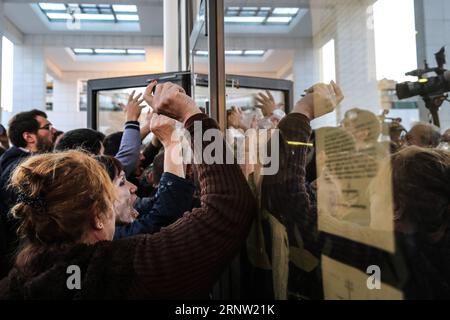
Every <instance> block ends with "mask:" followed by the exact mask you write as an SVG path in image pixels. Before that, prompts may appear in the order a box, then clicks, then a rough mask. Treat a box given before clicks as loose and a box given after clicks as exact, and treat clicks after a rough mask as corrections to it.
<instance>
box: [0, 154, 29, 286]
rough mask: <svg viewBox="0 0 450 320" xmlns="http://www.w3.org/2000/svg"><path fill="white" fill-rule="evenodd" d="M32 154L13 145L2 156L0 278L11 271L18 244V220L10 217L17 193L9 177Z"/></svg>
mask: <svg viewBox="0 0 450 320" xmlns="http://www.w3.org/2000/svg"><path fill="white" fill-rule="evenodd" d="M30 155H31V153H28V152H25V151H23V150H22V149H20V148H17V147H14V146H13V147H11V148H9V149H8V150H7V151H6V152H5V153H4V154H3V155H2V156H1V157H0V219H1V220H2V224H3V229H4V231H3V232H4V234H3V235H2V236H1V237H0V241H1V242H2V243H0V278H2V277H3V276H5V275H6V273H7V272H8V271H9V268H10V267H11V265H10V262H11V261H10V260H11V257H12V255H13V254H14V251H15V249H16V247H17V244H18V238H17V235H16V232H15V229H16V228H17V225H16V222H15V221H13V220H12V219H10V218H9V217H8V213H9V210H10V209H11V207H13V206H14V204H15V203H16V195H15V193H14V192H13V191H12V190H8V184H9V179H10V177H11V174H12V172H13V171H14V169H16V168H17V166H18V165H19V163H21V162H22V161H23V160H25V159H26V158H28V157H29V156H30Z"/></svg>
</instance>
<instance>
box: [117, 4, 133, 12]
mask: <svg viewBox="0 0 450 320" xmlns="http://www.w3.org/2000/svg"><path fill="white" fill-rule="evenodd" d="M112 7H113V10H114V11H115V12H137V7H136V6H135V5H124V4H114V5H113V6H112Z"/></svg>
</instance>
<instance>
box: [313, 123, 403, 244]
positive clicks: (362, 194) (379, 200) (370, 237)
mask: <svg viewBox="0 0 450 320" xmlns="http://www.w3.org/2000/svg"><path fill="white" fill-rule="evenodd" d="M358 130H359V131H358ZM361 132H362V133H361ZM364 132H367V131H364V128H357V129H353V130H347V129H343V128H331V127H330V128H321V129H319V130H317V132H316V152H317V170H318V174H317V176H318V178H317V200H318V201H317V202H318V203H317V206H318V217H319V218H318V219H319V221H318V226H319V230H321V231H325V232H327V233H331V234H335V235H338V236H340V237H344V238H347V239H350V240H353V241H357V242H361V243H364V244H367V245H370V246H373V247H376V248H380V249H383V250H385V251H388V252H394V249H395V246H394V232H393V200H392V199H393V197H392V182H391V181H392V179H391V173H390V172H391V171H390V162H389V156H388V155H389V151H388V147H389V144H381V143H378V142H376V141H375V142H373V143H368V142H365V141H364V140H363V141H359V142H358V138H359V137H364V135H363V133H364Z"/></svg>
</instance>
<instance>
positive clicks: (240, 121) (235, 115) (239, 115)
mask: <svg viewBox="0 0 450 320" xmlns="http://www.w3.org/2000/svg"><path fill="white" fill-rule="evenodd" d="M228 125H229V126H231V127H233V128H236V129H242V130H247V129H248V127H247V126H246V125H245V123H244V113H243V112H242V110H241V108H237V107H232V108H231V110H230V111H229V113H228Z"/></svg>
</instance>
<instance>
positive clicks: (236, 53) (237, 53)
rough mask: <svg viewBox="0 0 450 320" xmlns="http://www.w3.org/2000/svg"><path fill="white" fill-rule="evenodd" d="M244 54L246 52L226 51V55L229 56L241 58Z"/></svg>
mask: <svg viewBox="0 0 450 320" xmlns="http://www.w3.org/2000/svg"><path fill="white" fill-rule="evenodd" d="M243 52H244V51H242V50H227V51H225V54H226V55H229V56H240V55H242V53H243Z"/></svg>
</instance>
